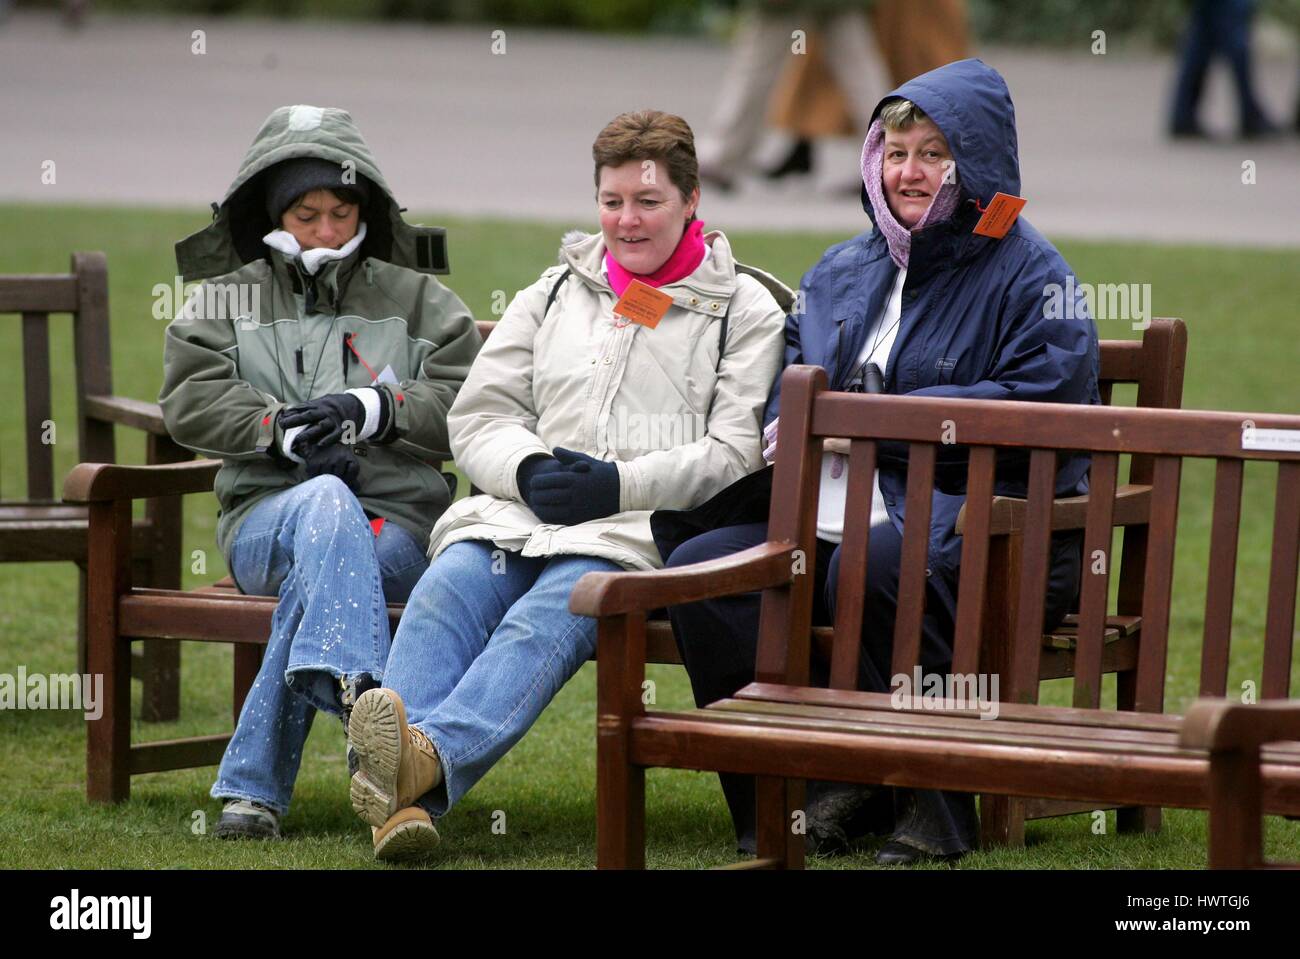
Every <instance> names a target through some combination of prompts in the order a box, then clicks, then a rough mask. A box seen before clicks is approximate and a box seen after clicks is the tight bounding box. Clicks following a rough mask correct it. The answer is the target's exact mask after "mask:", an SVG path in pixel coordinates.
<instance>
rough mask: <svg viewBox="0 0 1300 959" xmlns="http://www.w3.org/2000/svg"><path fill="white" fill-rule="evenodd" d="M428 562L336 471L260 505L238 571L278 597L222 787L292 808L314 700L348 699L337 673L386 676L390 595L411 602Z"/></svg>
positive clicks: (235, 558) (243, 581)
mask: <svg viewBox="0 0 1300 959" xmlns="http://www.w3.org/2000/svg"><path fill="white" fill-rule="evenodd" d="M427 566H428V561H427V560H426V559H425V554H424V548H423V546H422V544H421V543H419V542H418V541H417V540H416V538H415V537H414V536H412V535H411V534H410V533H409V532H407V531H406V530H405V529H403V528H402V527H400V526H398V525H397V524H396V523H385V524H384V525H383V529H382V530H381V532H380V535H379V536H375V535H374V532H373V531H372V529H371V527H370V522H369V520H368V519H367V518H366V514H365V512H364V511H363V510H362V508H361V504H360V503H359V502H358V501H357V498H356V497H355V496H353V495H352V492H351V491H350V490H349V489H348V488H347V486H346V485H344V483H343V482H342V481H341V480H339V479H338V478H336V477H333V476H318V477H316V478H315V479H311V480H307V481H306V482H303V483H299V484H298V485H297V486H295V487H293V488H292V489H289V490H285V491H284V492H282V493H276V494H274V495H272V496H268V497H267V498H266V499H264V500H262V502H260V503H258V504H257V505H256V506H255V507H253V510H252V512H250V513H249V514H248V517H247V518H246V519H245V520H244V521H243V523H242V524H241V525H240V527H239V530H238V532H237V533H236V535H235V540H234V542H233V543H232V544H231V548H230V572H231V575H232V576H233V577H234V578H235V582H236V583H238V584H239V588H240V589H241V590H242V591H243V592H245V593H248V594H250V595H257V596H275V595H279V597H280V602H279V604H278V605H277V606H276V608H275V615H274V617H272V619H271V636H270V639H269V640H268V641H267V646H266V652H265V655H264V656H263V659H262V668H261V669H260V670H259V671H258V674H257V679H256V681H255V682H254V683H253V688H252V689H251V690H250V691H249V693H248V698H247V699H245V700H244V708H243V710H241V712H240V714H239V723H238V725H237V726H236V727H235V735H234V736H233V737H232V738H231V740H230V745H229V746H227V747H226V754H225V756H224V757H222V760H221V768H220V769H219V770H218V771H217V781H216V782H215V783H214V784H213V786H212V796H213V798H214V799H250V800H253V801H254V802H258V803H261V804H262V805H264V806H268V807H270V808H271V809H274V810H275V811H276V812H277V813H283V812H284V811H285V810H286V809H287V808H288V806H289V797H290V796H291V795H292V794H293V783H294V780H295V779H296V778H297V776H298V765H299V763H300V762H301V761H302V748H303V744H304V743H306V741H307V733H308V732H309V731H310V730H311V721H312V718H313V717H314V716H315V714H316V710H318V709H324V710H325V711H327V712H329V713H334V714H337V713H338V712H339V711H340V706H339V690H340V679H344V678H347V679H351V678H353V677H356V676H361V675H369V676H373V677H374V678H375V679H377V680H378V679H382V677H383V671H384V663H385V662H386V661H387V659H388V648H389V645H390V642H391V640H390V636H389V632H388V614H387V611H386V610H385V602H389V603H401V602H405V601H406V598H407V596H408V595H410V592H411V589H412V588H413V587H414V586H415V584H416V583H417V582H418V581H419V579H420V575H421V574H422V573H423V572H424V571H425V569H426V568H427Z"/></svg>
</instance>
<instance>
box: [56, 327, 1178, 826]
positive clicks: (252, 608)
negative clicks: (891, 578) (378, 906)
mask: <svg viewBox="0 0 1300 959" xmlns="http://www.w3.org/2000/svg"><path fill="white" fill-rule="evenodd" d="M494 325H495V324H494V323H491V322H481V323H479V331H480V333H481V334H482V335H483V337H484V338H485V339H486V338H487V337H488V336H489V335H490V334H491V331H492V329H493V327H494ZM1186 345H1187V335H1186V330H1185V328H1184V326H1183V323H1182V321H1180V320H1176V319H1156V320H1153V322H1152V325H1151V327H1150V328H1149V329H1147V330H1146V331H1145V333H1144V336H1143V338H1142V339H1141V340H1132V341H1130V340H1107V341H1103V342H1102V344H1101V389H1102V393H1103V396H1104V398H1105V400H1106V401H1107V402H1109V401H1110V399H1111V396H1112V391H1113V389H1114V388H1115V387H1117V386H1123V385H1125V384H1128V385H1136V387H1137V401H1138V402H1139V403H1140V404H1143V405H1150V406H1161V407H1168V406H1177V405H1178V404H1179V402H1180V400H1181V396H1182V371H1183V362H1184V357H1185V354H1186ZM1141 462H1142V461H1141V458H1135V460H1134V466H1133V469H1132V470H1131V472H1130V480H1131V481H1132V482H1133V483H1135V484H1137V486H1135V488H1134V489H1133V490H1130V491H1127V492H1126V495H1125V497H1124V498H1123V500H1122V501H1123V502H1124V504H1125V505H1124V506H1123V507H1122V508H1121V510H1120V511H1119V513H1118V515H1117V519H1116V522H1117V525H1118V524H1119V523H1120V522H1121V521H1123V522H1131V523H1134V524H1140V523H1145V521H1146V516H1147V508H1148V504H1147V500H1146V498H1145V492H1144V490H1143V489H1141V488H1139V487H1140V486H1141V482H1140V481H1141V480H1142V479H1143V478H1144V475H1145V474H1143V473H1142V472H1141V470H1140V466H1141ZM219 468H220V463H219V462H218V461H216V460H200V461H196V462H192V463H187V464H182V465H178V466H167V467H107V466H100V465H97V464H93V463H85V464H82V465H81V466H79V467H78V468H77V469H76V470H75V471H74V473H73V474H72V475H71V476H70V477H69V478H68V482H67V483H66V485H65V488H64V497H65V499H67V500H69V501H72V502H78V503H87V504H90V506H91V513H92V528H93V529H95V530H98V531H99V536H100V540H101V541H102V542H101V546H100V549H101V556H102V558H97V559H95V560H94V561H93V562H92V572H93V574H94V575H93V577H92V580H91V582H90V583H89V584H88V588H89V598H88V600H87V602H88V604H89V606H90V608H91V609H92V610H95V611H96V612H95V614H94V621H95V624H96V630H95V631H93V632H92V635H91V640H90V642H91V646H92V652H93V653H94V655H95V656H96V657H97V658H95V659H94V661H95V662H97V663H99V664H100V665H99V666H98V667H97V668H96V670H95V671H96V672H102V673H103V674H104V675H105V677H108V676H113V675H116V674H117V673H118V672H119V671H120V669H121V657H122V655H123V652H122V650H123V648H124V647H125V646H126V645H127V644H129V643H131V642H133V641H144V645H145V646H146V647H148V646H149V645H150V644H151V643H155V642H159V641H164V642H170V641H174V640H188V641H195V642H220V643H231V644H233V645H234V682H233V702H232V715H233V716H234V717H235V719H236V720H237V719H238V716H239V712H240V709H241V708H242V706H243V702H244V697H245V695H246V694H247V691H248V689H249V688H251V686H252V683H253V680H254V678H255V677H256V675H257V671H258V669H259V668H260V665H261V657H262V652H263V649H264V648H265V644H266V639H267V636H268V635H269V634H270V623H271V616H272V614H273V613H274V611H275V605H276V599H275V598H274V597H260V596H244V595H242V594H241V593H239V592H238V591H237V590H236V588H235V586H234V583H233V582H232V581H231V580H230V579H229V578H228V577H227V578H226V579H224V580H222V581H220V582H218V583H215V584H213V585H212V586H208V587H204V588H201V589H198V590H191V591H188V592H185V591H180V590H177V589H151V588H142V587H136V586H134V584H133V582H132V580H131V578H130V577H129V576H128V575H127V574H126V571H125V570H124V569H123V567H122V565H121V562H120V560H119V559H118V557H117V553H116V548H115V546H114V545H113V544H114V542H115V540H114V536H115V534H114V533H113V532H112V529H113V528H114V524H118V523H120V522H121V521H122V520H121V515H122V514H123V511H129V504H130V501H131V500H133V499H139V498H142V497H146V496H157V495H161V494H162V493H164V492H166V493H169V494H172V495H179V494H183V493H201V492H208V491H211V489H212V484H213V480H214V478H215V476H216V473H217V470H218V469H219ZM1061 508H1062V516H1064V517H1069V516H1077V514H1078V511H1079V504H1077V503H1074V504H1070V503H1064V504H1063V505H1062V507H1061ZM1018 510H1019V507H1018V506H1017V504H1016V503H1014V502H1012V501H1005V502H1000V503H999V504H998V506H997V511H996V513H995V517H994V520H993V522H992V525H991V530H992V532H993V533H994V539H993V546H992V548H991V550H990V557H991V558H990V566H989V573H988V583H989V594H990V601H989V608H990V612H989V614H988V617H987V619H988V622H990V623H998V622H1002V623H1009V622H1011V617H1012V615H1013V613H1014V604H1015V598H1014V592H1013V591H1012V590H1011V589H1010V588H1009V585H1008V584H1011V583H1013V582H1015V577H1016V572H1017V570H1018V569H1019V565H1020V561H1021V560H1020V557H1021V554H1022V548H1021V546H1020V534H1021V526H1022V525H1023V524H1022V521H1021V519H1020V518H1019V517H1020V512H1019V511H1018ZM1134 555H1135V556H1136V555H1137V554H1136V548H1135V552H1134ZM1130 565H1131V564H1128V561H1127V560H1126V566H1125V569H1124V571H1123V572H1122V573H1121V580H1122V582H1124V583H1130V581H1131V580H1132V579H1133V578H1134V574H1133V573H1132V572H1131V570H1130ZM1134 568H1136V567H1134ZM1138 578H1139V579H1140V574H1138ZM1132 590H1133V592H1132V595H1135V596H1136V597H1137V598H1138V600H1139V607H1140V597H1141V584H1140V582H1137V583H1136V584H1133V585H1132ZM401 609H402V608H401V607H400V606H390V607H389V617H390V621H391V624H392V626H393V627H394V629H395V628H396V625H397V621H398V619H399V617H400V616H401ZM1139 626H1140V622H1139V619H1138V617H1137V615H1136V614H1134V615H1130V616H1127V617H1115V618H1112V619H1111V620H1110V621H1108V625H1107V631H1106V637H1107V641H1108V642H1107V652H1106V655H1105V657H1104V668H1105V670H1106V671H1108V672H1110V671H1113V672H1119V673H1121V675H1123V674H1124V673H1126V672H1127V673H1129V674H1131V673H1132V672H1133V670H1134V664H1135V662H1136V649H1137V634H1138V629H1139ZM1074 634H1075V628H1074V627H1073V626H1071V625H1070V624H1068V623H1067V624H1066V625H1065V626H1064V627H1063V628H1062V629H1060V630H1058V631H1056V632H1055V633H1053V634H1051V635H1050V636H1048V637H1045V638H1044V642H1045V643H1046V646H1045V649H1044V652H1043V656H1042V668H1041V678H1044V679H1051V678H1057V677H1060V676H1069V675H1072V671H1071V670H1072V667H1073V660H1074V657H1075V651H1074V648H1073V643H1074V641H1075V640H1074ZM813 635H814V641H815V642H816V643H817V644H818V645H819V647H820V648H822V649H823V650H824V651H825V652H826V654H827V655H829V649H830V646H829V641H830V636H831V631H830V629H829V628H819V629H816V630H814V634H813ZM646 642H647V647H646V656H647V660H648V661H649V662H653V663H669V664H680V662H681V659H680V656H679V654H678V651H677V647H676V644H675V642H674V640H673V636H672V630H671V627H670V626H669V624H668V622H667V621H666V620H662V621H651V622H650V623H649V624H648V629H647V634H646ZM991 646H992V647H994V648H996V647H997V643H996V642H993V641H991ZM105 683H106V689H105V707H104V712H103V715H102V717H101V719H99V720H97V721H94V722H92V723H90V726H89V735H88V740H87V753H88V758H87V795H88V797H89V798H90V799H92V800H97V801H104V802H116V801H119V800H122V799H125V798H127V796H128V795H129V792H130V776H132V775H135V774H138V773H145V772H155V771H161V770H167V769H178V768H188V767H192V766H201V765H211V764H215V763H217V762H219V761H220V759H221V755H222V753H223V752H224V750H225V746H226V743H227V742H228V741H229V739H230V734H229V733H220V734H215V735H211V736H203V737H192V738H188V739H184V740H175V741H168V742H162V743H150V744H144V745H135V746H132V745H131V744H130V725H129V718H128V717H127V714H126V711H125V709H124V708H122V707H119V705H118V703H119V702H124V701H123V700H120V699H118V698H116V696H115V687H114V684H113V683H112V682H110V681H109V680H108V679H107V678H106V679H105ZM1121 688H1122V689H1123V688H1133V687H1132V684H1131V683H1126V682H1125V681H1123V680H1122V681H1121ZM1032 694H1034V695H1036V684H1035V689H1034V692H1033V693H1032ZM999 798H1000V797H999ZM1062 811H1077V810H1075V809H1074V808H1072V807H1071V808H1068V809H1065V810H1063V809H1062V808H1061V807H1059V806H1058V805H1052V804H1040V805H1039V806H1035V807H1030V808H1028V809H1026V807H1025V805H1024V804H1023V803H1021V804H1018V805H1014V806H1012V805H1008V807H1007V809H1006V811H1005V814H1003V815H1002V816H1001V817H1000V818H995V817H994V816H992V815H990V816H989V817H987V820H986V821H987V822H988V823H989V826H988V827H986V828H987V829H991V828H995V827H996V828H997V829H998V830H1000V831H1001V833H1002V835H1003V836H1009V840H1008V839H1007V838H1003V839H1002V840H1001V841H1012V842H1015V841H1018V840H1019V838H1020V837H1022V836H1023V825H1022V824H1023V817H1024V815H1026V813H1027V812H1028V814H1030V815H1033V814H1038V815H1059V814H1061V812H1062ZM1017 816H1019V817H1021V818H1019V819H1017V818H1016V817H1017ZM1156 817H1157V818H1156V819H1155V823H1157V824H1158V821H1159V820H1158V810H1157V811H1156ZM1149 822H1150V818H1149V817H1148V819H1147V820H1142V821H1141V822H1140V825H1147V826H1148V828H1149ZM1017 830H1019V831H1017ZM990 841H998V840H997V838H996V837H995V838H994V839H991V840H990Z"/></svg>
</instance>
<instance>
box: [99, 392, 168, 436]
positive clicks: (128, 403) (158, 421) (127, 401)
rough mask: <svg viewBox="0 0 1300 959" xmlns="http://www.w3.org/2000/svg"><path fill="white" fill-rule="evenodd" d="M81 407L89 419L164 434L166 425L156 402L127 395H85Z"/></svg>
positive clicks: (157, 434)
mask: <svg viewBox="0 0 1300 959" xmlns="http://www.w3.org/2000/svg"><path fill="white" fill-rule="evenodd" d="M82 402H83V409H84V410H85V412H86V415H87V416H89V417H90V418H91V419H96V420H102V421H103V422H105V423H117V424H119V425H121V426H132V427H135V428H136V429H138V430H143V431H144V432H146V433H152V434H153V435H155V436H166V435H168V434H167V425H166V424H165V423H164V422H163V415H162V407H160V406H159V405H158V404H157V403H146V402H145V401H144V400H134V399H131V398H130V397H129V396H103V395H100V396H87V397H86V398H85V399H84V400H83V401H82Z"/></svg>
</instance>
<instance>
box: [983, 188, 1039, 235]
mask: <svg viewBox="0 0 1300 959" xmlns="http://www.w3.org/2000/svg"><path fill="white" fill-rule="evenodd" d="M1025 203H1026V200H1025V198H1024V197H1020V196H1012V195H1011V194H1009V193H995V194H993V199H992V200H990V201H989V205H988V206H987V207H986V208H985V209H984V210H983V213H984V215H983V216H982V217H980V221H979V222H978V223H976V224H975V229H974V230H972V231H971V232H973V233H978V234H979V235H980V236H991V237H993V239H995V240H1000V239H1002V238H1003V237H1004V236H1006V235H1007V231H1008V230H1010V229H1011V227H1012V225H1013V224H1014V223H1015V222H1016V217H1018V216H1020V211H1021V210H1022V209H1024V206H1025Z"/></svg>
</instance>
